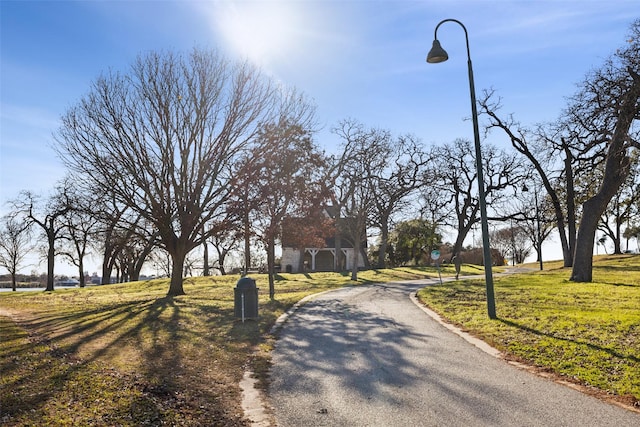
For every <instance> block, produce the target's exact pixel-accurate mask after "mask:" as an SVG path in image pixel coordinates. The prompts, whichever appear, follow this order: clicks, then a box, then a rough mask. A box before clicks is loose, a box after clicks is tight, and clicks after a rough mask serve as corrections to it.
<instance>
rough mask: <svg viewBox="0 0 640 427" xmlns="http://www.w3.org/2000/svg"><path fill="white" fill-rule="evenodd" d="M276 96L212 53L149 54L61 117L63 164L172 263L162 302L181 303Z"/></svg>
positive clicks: (243, 67)
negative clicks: (191, 263) (193, 258)
mask: <svg viewBox="0 0 640 427" xmlns="http://www.w3.org/2000/svg"><path fill="white" fill-rule="evenodd" d="M277 96H278V91H277V90H276V88H274V86H273V85H272V84H271V83H270V81H268V80H266V79H265V78H264V77H263V76H262V75H261V74H260V73H259V72H258V71H257V70H256V69H254V68H252V67H251V66H249V65H248V64H247V63H244V64H232V63H230V62H228V61H227V60H225V59H224V58H223V57H222V56H220V55H218V54H217V53H216V52H210V51H200V50H193V51H192V52H191V53H190V54H189V55H180V54H175V53H157V52H151V53H149V54H146V55H144V56H139V57H138V59H137V61H136V62H135V63H134V64H133V66H132V67H131V69H130V72H129V73H128V74H124V75H122V74H117V73H109V74H107V75H106V76H102V77H100V78H99V79H98V80H97V81H96V82H95V83H93V85H92V87H91V90H90V92H89V94H88V95H87V96H85V97H84V98H83V99H82V100H81V101H80V102H79V103H78V104H77V105H76V106H74V107H72V108H71V109H69V110H68V111H67V113H66V114H65V115H64V117H63V119H62V127H61V128H60V130H59V131H58V133H57V135H56V140H57V142H58V147H57V149H58V152H59V154H60V156H61V158H62V159H63V160H64V161H65V163H66V164H67V165H68V166H69V167H70V168H71V169H72V170H73V171H75V172H77V173H79V174H81V176H82V177H83V178H85V179H87V180H90V181H91V182H92V185H94V186H95V187H96V188H101V189H102V190H103V191H104V192H106V193H108V194H113V195H114V197H115V198H116V199H117V200H119V201H126V202H127V205H128V206H129V208H130V209H132V210H133V211H135V212H136V213H137V214H139V215H141V216H142V217H143V218H144V219H145V220H146V221H148V222H149V223H150V224H151V225H152V226H153V227H154V228H155V229H156V230H157V231H158V233H159V241H160V244H161V247H162V248H163V249H164V250H166V251H167V252H168V253H169V254H170V256H171V259H172V268H171V282H170V285H169V290H168V293H167V294H168V296H175V295H181V294H184V289H183V280H182V273H183V271H184V262H185V259H186V256H187V254H188V253H189V252H190V251H191V250H192V249H194V248H196V247H197V246H199V245H201V244H202V243H203V241H204V240H205V239H207V238H208V237H209V234H208V232H203V229H205V228H206V224H207V223H210V222H211V221H214V220H216V219H217V218H219V217H220V216H223V215H225V209H226V207H225V204H226V202H227V200H228V197H229V194H230V191H231V190H232V184H233V179H234V175H233V172H234V171H233V169H232V165H233V162H234V159H236V158H237V157H238V156H239V155H240V154H241V152H242V151H243V150H244V149H245V148H246V147H247V145H248V144H249V142H250V141H251V140H252V138H253V137H254V135H255V134H256V131H257V129H258V127H259V124H260V123H264V122H269V121H270V118H271V117H272V113H273V106H274V101H275V100H276V99H277Z"/></svg>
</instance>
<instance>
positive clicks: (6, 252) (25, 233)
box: [0, 216, 31, 291]
mask: <svg viewBox="0 0 640 427" xmlns="http://www.w3.org/2000/svg"><path fill="white" fill-rule="evenodd" d="M29 231H30V230H29V223H28V222H26V221H24V220H21V219H19V218H17V217H15V216H5V217H3V218H2V228H0V267H4V268H6V269H7V271H8V272H9V274H10V275H11V289H12V290H13V291H15V290H16V275H17V273H18V270H19V269H20V266H21V264H22V263H23V261H24V259H25V258H26V256H27V255H28V253H29V250H30V249H31V236H30V233H29Z"/></svg>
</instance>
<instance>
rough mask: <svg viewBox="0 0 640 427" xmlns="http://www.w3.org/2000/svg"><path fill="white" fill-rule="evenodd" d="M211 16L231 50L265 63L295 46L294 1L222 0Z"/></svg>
mask: <svg viewBox="0 0 640 427" xmlns="http://www.w3.org/2000/svg"><path fill="white" fill-rule="evenodd" d="M215 20H216V23H215V24H216V26H217V27H218V28H219V30H220V32H221V34H222V36H223V37H224V38H225V42H226V43H228V44H229V45H230V47H231V49H232V50H233V51H234V52H236V53H238V54H239V55H242V56H244V57H247V58H248V59H249V60H250V61H252V62H254V63H256V64H258V65H267V64H269V63H272V62H273V61H276V60H278V59H280V58H284V57H286V56H287V55H288V54H289V53H290V52H291V51H292V50H294V49H295V44H296V40H297V39H298V38H299V37H300V34H298V31H297V29H296V26H297V25H299V24H300V22H301V20H302V17H301V16H300V13H299V11H297V10H296V4H295V3H294V2H257V1H256V2H225V3H223V4H219V7H218V8H216V13H215Z"/></svg>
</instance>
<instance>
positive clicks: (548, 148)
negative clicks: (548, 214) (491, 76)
mask: <svg viewBox="0 0 640 427" xmlns="http://www.w3.org/2000/svg"><path fill="white" fill-rule="evenodd" d="M479 104H480V111H481V113H482V114H485V115H486V116H487V117H488V118H489V122H488V124H487V125H486V128H487V130H490V129H494V128H496V129H500V130H502V131H503V132H505V134H506V135H507V136H508V137H509V139H510V141H511V145H512V146H513V148H515V149H516V151H518V152H519V153H521V154H522V155H523V156H524V157H525V158H526V159H527V160H528V161H529V162H530V164H531V166H532V167H533V168H534V169H535V171H536V173H537V174H538V177H539V178H540V182H541V183H542V186H543V187H544V189H545V191H546V193H547V194H548V196H549V200H550V201H551V204H552V206H553V209H554V213H555V220H556V225H557V231H558V235H559V237H560V245H561V247H562V255H563V260H564V266H565V267H571V265H572V264H573V253H574V248H575V239H576V207H575V189H574V181H575V179H574V175H575V170H574V166H575V163H576V161H577V157H578V156H579V154H578V153H577V152H576V151H577V149H576V148H575V147H573V144H572V141H574V140H577V139H578V138H574V137H575V134H573V133H571V132H567V126H565V125H566V123H565V124H562V123H556V124H554V125H548V126H544V125H538V126H536V128H535V129H534V130H531V129H528V128H526V127H524V126H522V125H521V124H520V123H519V122H517V121H516V120H515V119H514V118H513V115H509V116H508V117H507V118H502V117H500V116H499V114H498V112H499V110H500V100H499V99H498V100H496V99H495V92H494V91H485V92H484V96H483V97H482V98H481V99H480V100H479ZM567 133H571V135H573V137H571V136H569V135H567ZM559 158H560V159H562V161H561V162H558V160H557V159H559Z"/></svg>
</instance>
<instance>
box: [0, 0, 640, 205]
mask: <svg viewBox="0 0 640 427" xmlns="http://www.w3.org/2000/svg"><path fill="white" fill-rule="evenodd" d="M639 12H640V8H639V7H638V2H637V0H604V1H601V0H581V1H577V0H553V1H520V0H486V1H485V0H473V1H455V0H436V1H428V0H423V1H403V0H388V1H384V0H380V1H373V0H360V1H354V0H283V1H278V0H267V1H230V0H227V1H189V0H186V1H157V0H156V1H154V0H137V1H116V0H99V1H90V0H85V1H31V0H20V1H10V0H0V20H1V22H0V59H1V61H0V62H1V65H0V211H4V210H5V209H6V201H7V200H9V199H11V198H14V197H16V196H17V194H18V192H19V191H20V190H23V189H27V190H32V191H35V192H39V193H42V194H46V193H47V192H48V191H49V190H50V189H52V188H53V184H54V183H55V182H56V181H57V180H58V179H60V178H62V176H63V175H64V169H63V168H62V166H61V163H60V162H59V161H58V159H57V158H56V157H55V154H54V152H53V150H52V149H51V145H52V143H53V138H52V133H53V132H55V130H56V129H57V127H58V125H59V121H58V120H59V117H60V116H61V115H62V114H63V113H64V112H65V111H66V109H67V108H69V107H70V106H71V105H73V104H75V103H76V102H78V100H79V99H80V97H81V96H82V95H83V94H85V93H86V92H87V91H88V89H89V86H90V84H91V82H92V81H93V80H94V79H96V78H97V77H98V76H99V75H100V74H101V73H102V72H106V71H108V70H109V69H113V70H118V71H126V70H127V68H128V66H129V65H130V64H131V63H132V62H133V60H134V59H135V57H136V55H138V54H140V53H144V52H146V51H149V50H158V49H161V50H179V51H184V50H190V49H192V48H193V47H199V48H215V49H218V50H219V51H220V52H221V53H222V54H224V55H227V56H229V57H230V58H244V57H247V58H248V59H249V60H251V61H253V62H255V63H256V64H257V65H259V66H260V67H262V69H263V71H264V72H265V73H267V74H269V75H271V76H273V77H274V78H275V79H277V80H279V81H281V82H282V83H284V84H287V85H292V86H295V87H296V88H297V89H299V90H301V91H303V92H305V93H306V94H307V95H308V96H309V97H310V98H312V99H314V100H315V103H316V104H317V107H318V109H317V118H318V120H319V122H320V123H321V124H322V125H323V126H324V130H323V131H321V132H320V133H319V134H318V143H319V144H320V145H321V146H323V147H325V148H326V149H327V150H329V151H330V150H331V149H332V147H335V145H336V144H337V141H336V139H335V137H334V136H333V135H332V134H331V133H330V132H329V131H330V129H331V128H332V127H333V126H335V125H336V124H337V122H338V121H339V120H341V119H345V118H354V119H357V120H359V121H360V122H362V123H364V124H365V125H367V126H375V127H381V128H385V129H390V130H391V131H392V132H393V133H394V134H396V135H399V134H404V133H412V134H414V135H416V136H418V137H420V138H421V139H422V140H423V141H424V142H425V143H444V142H450V141H453V140H454V139H455V138H458V137H462V138H468V139H472V128H471V123H470V121H467V120H465V119H466V118H468V117H469V115H470V103H469V87H468V80H467V68H466V48H465V44H464V33H463V31H462V29H461V28H460V27H459V26H457V25H455V24H453V23H446V24H444V25H443V26H441V27H440V29H439V31H438V38H439V39H440V41H441V43H442V46H443V47H444V48H445V49H446V50H447V51H448V53H449V58H450V59H449V61H447V62H445V63H442V64H435V65H433V64H427V63H426V62H425V57H426V54H427V52H428V51H429V49H430V48H431V43H432V40H433V32H434V29H435V26H436V25H437V23H438V22H439V21H441V20H442V19H445V18H455V19H458V20H460V21H462V22H463V23H464V24H465V26H466V27H467V30H468V33H469V43H470V49H471V56H472V60H473V67H474V74H475V84H476V90H477V92H478V93H480V92H481V91H482V89H488V88H493V89H495V90H496V91H497V93H498V95H500V96H501V97H502V99H503V104H504V107H503V111H504V113H514V114H515V116H516V118H517V119H519V120H520V121H521V122H522V123H524V124H534V123H537V122H543V121H550V120H553V119H555V118H556V117H557V116H558V114H559V113H560V110H561V109H562V107H563V106H564V105H565V98H566V97H567V96H570V95H571V94H572V93H573V92H574V90H575V84H576V83H577V82H579V81H580V80H581V79H582V78H583V76H584V75H585V73H587V72H588V71H589V70H590V69H591V68H593V67H597V66H599V65H600V64H602V62H603V60H604V59H605V58H606V57H608V56H609V55H610V54H611V53H612V52H613V51H614V50H615V49H616V48H617V47H619V46H621V45H623V44H624V42H625V36H626V35H627V34H628V28H629V24H630V23H631V21H632V20H634V19H636V18H638V17H639V15H640V13H639ZM488 142H491V143H493V144H496V145H501V144H505V143H506V142H505V141H504V140H503V139H502V137H501V136H498V135H490V136H489V138H488Z"/></svg>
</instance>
